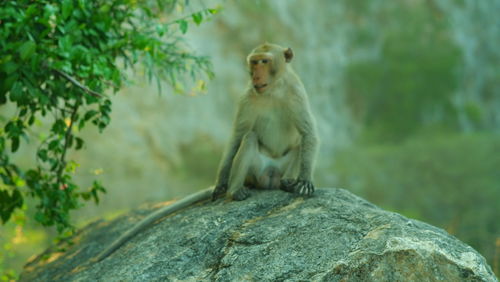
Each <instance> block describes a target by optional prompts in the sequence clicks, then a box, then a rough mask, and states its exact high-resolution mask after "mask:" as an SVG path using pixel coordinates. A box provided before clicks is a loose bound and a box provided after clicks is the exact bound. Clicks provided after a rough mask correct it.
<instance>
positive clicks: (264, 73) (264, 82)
mask: <svg viewBox="0 0 500 282" xmlns="http://www.w3.org/2000/svg"><path fill="white" fill-rule="evenodd" d="M292 58H293V51H292V49H290V48H283V47H281V46H279V45H276V44H270V43H264V44H262V45H259V46H258V47H257V48H255V49H253V51H252V52H251V53H250V55H248V57H247V64H248V69H249V70H250V76H251V77H252V85H253V87H254V89H255V91H257V93H262V92H264V91H266V89H268V88H269V87H270V86H271V85H272V84H273V83H274V82H275V81H276V80H277V79H278V78H279V77H280V76H281V75H282V73H283V72H284V71H285V70H286V64H287V63H289V62H290V61H292Z"/></svg>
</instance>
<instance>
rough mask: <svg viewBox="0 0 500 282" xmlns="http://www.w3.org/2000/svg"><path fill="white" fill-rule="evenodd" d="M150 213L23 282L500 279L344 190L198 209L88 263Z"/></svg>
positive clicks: (29, 273)
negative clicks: (102, 258) (305, 196)
mask: <svg viewBox="0 0 500 282" xmlns="http://www.w3.org/2000/svg"><path fill="white" fill-rule="evenodd" d="M154 208H157V207H153V208H150V209H143V210H139V211H135V212H132V213H130V214H129V215H125V216H122V217H120V218H118V219H116V220H113V221H111V222H104V221H100V222H95V223H93V224H90V225H89V226H87V227H86V228H84V229H82V230H81V231H80V232H79V233H78V234H77V235H76V236H75V238H74V240H73V241H74V243H75V244H74V245H71V246H63V245H61V246H58V247H59V248H60V247H66V248H67V251H66V252H64V253H57V252H54V251H52V250H48V251H47V252H46V253H44V254H42V255H40V256H39V257H37V258H35V259H34V260H32V261H31V262H29V263H28V264H27V265H26V267H25V270H24V272H23V273H22V275H21V280H22V281H37V280H38V281H177V280H183V281H184V280H186V281H212V280H215V281H231V280H234V281H242V280H251V281H283V280H287V281H296V280H297V281H298V280H300V281H497V279H496V278H495V276H494V274H493V272H492V271H491V268H490V267H489V266H488V265H487V264H486V262H485V260H484V258H483V257H482V256H481V255H480V254H478V253H477V252H476V251H475V250H474V249H472V248H471V247H469V246H467V245H465V244H464V243H462V242H460V241H459V240H457V239H456V238H454V237H452V236H450V235H448V234H447V233H446V232H445V231H443V230H441V229H439V228H436V227H433V226H431V225H428V224H425V223H423V222H420V221H416V220H412V219H408V218H405V217H403V216H401V215H399V214H396V213H392V212H388V211H384V210H382V209H380V208H378V207H376V206H374V205H373V204H370V203H368V202H366V201H365V200H363V199H361V198H358V197H356V196H354V195H353V194H351V193H349V192H347V191H346V190H342V189H319V190H318V191H316V193H315V195H314V196H313V197H311V198H307V199H305V198H301V197H295V196H293V195H291V194H288V193H285V192H281V191H254V192H253V195H252V197H251V198H249V199H247V200H245V201H243V202H229V201H225V200H218V201H216V202H204V203H200V204H196V205H193V206H191V207H189V208H187V209H185V210H182V211H180V212H178V213H175V214H173V215H170V216H168V217H166V218H164V219H162V220H160V221H159V222H157V223H155V224H153V225H152V226H151V227H150V228H149V229H147V230H146V231H144V232H142V233H140V234H139V235H137V236H136V237H134V238H133V239H132V240H131V241H130V242H128V243H127V244H125V245H124V246H122V247H121V248H120V249H118V250H117V251H116V252H115V253H113V254H112V255H111V256H109V257H108V258H106V259H105V260H103V261H101V262H99V263H89V260H90V259H91V258H92V257H93V256H95V255H97V254H98V253H99V252H100V251H101V250H102V249H103V248H104V247H105V246H107V245H108V244H110V243H111V242H112V241H113V240H114V239H116V238H117V236H119V234H121V233H122V232H124V231H125V230H126V229H128V228H130V227H131V226H132V225H133V224H134V223H136V222H137V221H138V220H140V219H141V218H142V217H143V216H144V215H146V214H148V213H149V212H151V211H152V210H153V209H154Z"/></svg>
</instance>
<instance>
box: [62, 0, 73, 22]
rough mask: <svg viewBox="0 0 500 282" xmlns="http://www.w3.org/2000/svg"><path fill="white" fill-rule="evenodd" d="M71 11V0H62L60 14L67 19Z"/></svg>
mask: <svg viewBox="0 0 500 282" xmlns="http://www.w3.org/2000/svg"><path fill="white" fill-rule="evenodd" d="M72 12H73V0H63V3H62V16H63V19H67V18H68V17H69V15H71V13H72Z"/></svg>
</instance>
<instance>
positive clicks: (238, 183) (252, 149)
mask: <svg viewBox="0 0 500 282" xmlns="http://www.w3.org/2000/svg"><path fill="white" fill-rule="evenodd" d="M258 153H259V152H258V141H257V136H256V135H255V133H253V132H248V133H247V134H246V135H245V136H244V137H243V140H242V141H241V144H240V148H239V149H238V153H236V156H235V157H234V160H233V166H232V168H231V175H230V176H229V191H228V193H229V195H230V196H231V197H232V198H233V199H234V200H237V201H241V200H244V199H246V198H248V196H250V192H249V191H248V188H246V187H244V182H245V179H246V178H247V176H248V175H249V174H250V173H251V170H255V169H256V166H257V163H258V161H257V158H256V156H257V155H258Z"/></svg>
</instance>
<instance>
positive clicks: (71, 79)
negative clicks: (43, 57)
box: [52, 69, 104, 98]
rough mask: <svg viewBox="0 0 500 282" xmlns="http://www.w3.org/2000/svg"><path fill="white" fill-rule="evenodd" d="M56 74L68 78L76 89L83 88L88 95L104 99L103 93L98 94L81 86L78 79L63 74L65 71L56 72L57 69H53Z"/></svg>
mask: <svg viewBox="0 0 500 282" xmlns="http://www.w3.org/2000/svg"><path fill="white" fill-rule="evenodd" d="M52 70H53V71H54V72H55V73H57V74H58V75H60V76H62V77H64V78H66V79H67V80H69V82H71V83H73V84H74V85H75V86H76V87H79V88H81V89H82V90H83V91H85V92H87V93H88V94H90V95H92V96H94V97H97V98H102V97H103V96H104V95H102V94H101V93H98V92H95V91H94V90H92V89H90V88H88V87H87V86H85V85H83V84H81V83H80V82H78V81H77V80H76V79H74V78H73V77H71V76H70V75H69V74H67V73H65V72H63V71H60V70H56V69H52Z"/></svg>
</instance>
